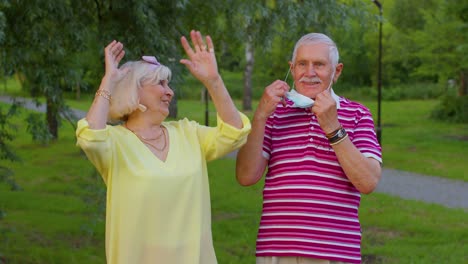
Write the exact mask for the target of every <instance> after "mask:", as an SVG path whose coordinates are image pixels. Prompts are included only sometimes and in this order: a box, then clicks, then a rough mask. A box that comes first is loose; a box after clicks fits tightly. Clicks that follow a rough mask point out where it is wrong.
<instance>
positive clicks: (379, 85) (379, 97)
mask: <svg viewBox="0 0 468 264" xmlns="http://www.w3.org/2000/svg"><path fill="white" fill-rule="evenodd" d="M372 2H373V3H374V4H375V5H376V6H377V7H378V8H379V13H380V14H379V15H380V16H379V63H378V64H379V72H378V75H377V140H378V141H379V144H380V145H382V126H381V122H380V116H381V101H382V20H383V11H382V4H381V3H380V2H379V1H378V0H372Z"/></svg>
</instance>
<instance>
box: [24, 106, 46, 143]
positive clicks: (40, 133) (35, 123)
mask: <svg viewBox="0 0 468 264" xmlns="http://www.w3.org/2000/svg"><path fill="white" fill-rule="evenodd" d="M25 121H26V123H27V127H26V131H28V132H29V133H30V134H31V136H32V139H33V141H35V142H39V143H41V144H44V145H47V144H49V142H50V140H51V139H52V135H51V134H50V132H49V129H48V127H47V122H46V120H45V118H44V114H42V113H30V114H29V115H28V117H27V118H26V119H25Z"/></svg>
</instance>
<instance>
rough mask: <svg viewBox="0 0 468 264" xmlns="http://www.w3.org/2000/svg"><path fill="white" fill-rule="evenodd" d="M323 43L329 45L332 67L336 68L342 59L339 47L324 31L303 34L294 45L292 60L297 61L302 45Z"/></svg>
mask: <svg viewBox="0 0 468 264" xmlns="http://www.w3.org/2000/svg"><path fill="white" fill-rule="evenodd" d="M319 43H323V44H326V45H328V47H329V58H330V61H331V63H332V67H333V68H335V67H336V65H338V61H339V59H340V55H339V53H338V48H337V46H336V44H335V42H334V41H333V40H332V39H331V38H330V37H328V36H327V35H325V34H322V33H309V34H306V35H304V36H302V37H301V38H300V39H299V40H298V41H297V42H296V46H294V51H293V56H292V62H293V63H295V61H296V55H297V50H298V49H299V47H300V46H302V45H311V44H319Z"/></svg>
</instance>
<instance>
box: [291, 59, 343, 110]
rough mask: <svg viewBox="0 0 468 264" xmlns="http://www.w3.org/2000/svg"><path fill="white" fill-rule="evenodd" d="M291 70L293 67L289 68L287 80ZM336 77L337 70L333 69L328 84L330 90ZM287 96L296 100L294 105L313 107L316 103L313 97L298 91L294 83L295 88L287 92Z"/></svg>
mask: <svg viewBox="0 0 468 264" xmlns="http://www.w3.org/2000/svg"><path fill="white" fill-rule="evenodd" d="M290 71H291V68H289V70H288V73H287V74H286V78H284V81H285V82H286V80H287V79H288V76H289V72H290ZM334 77H335V71H333V74H332V76H331V80H330V84H329V85H328V88H327V90H330V88H331V85H332V83H333V78H334ZM286 97H287V98H288V99H289V100H291V101H293V102H294V104H293V107H298V108H309V107H312V106H313V105H314V102H315V101H314V100H313V99H311V98H309V97H307V96H304V95H302V94H300V93H298V92H297V91H296V90H294V83H293V88H292V89H291V91H289V92H287V93H286Z"/></svg>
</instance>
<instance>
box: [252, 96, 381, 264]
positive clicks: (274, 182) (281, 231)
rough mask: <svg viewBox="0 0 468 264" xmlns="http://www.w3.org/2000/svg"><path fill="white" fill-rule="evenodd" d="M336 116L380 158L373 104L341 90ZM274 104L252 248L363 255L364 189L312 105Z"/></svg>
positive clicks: (357, 258) (350, 257) (335, 257)
mask: <svg viewBox="0 0 468 264" xmlns="http://www.w3.org/2000/svg"><path fill="white" fill-rule="evenodd" d="M333 96H334V98H335V100H337V108H338V119H339V122H340V123H341V125H342V126H343V128H344V129H346V132H347V133H348V135H349V138H350V139H351V141H352V142H353V143H354V145H355V146H356V148H357V149H359V150H360V151H361V153H362V154H363V155H364V156H366V157H371V158H374V159H376V160H378V161H379V162H382V154H381V147H380V145H379V143H378V141H377V137H376V134H375V131H374V121H373V119H372V115H371V113H370V111H369V110H368V109H367V108H366V107H365V106H363V105H362V104H359V103H356V102H352V101H350V100H348V99H346V98H343V97H341V98H340V97H338V96H336V95H335V94H334V93H333ZM291 105H292V103H291V102H290V101H288V105H286V106H283V105H282V104H279V105H278V107H277V109H276V111H275V112H274V113H273V114H272V115H271V116H270V118H269V119H268V121H267V124H266V127H265V137H264V142H263V155H264V156H265V157H266V158H267V159H268V160H269V161H268V172H267V174H266V178H265V186H264V190H263V211H262V217H261V220H260V227H259V231H258V237H257V252H256V255H257V256H302V257H310V258H319V259H328V260H332V261H342V262H348V263H360V262H361V250H360V245H361V227H360V224H359V218H358V208H359V203H360V200H361V194H360V193H359V191H358V190H357V189H356V188H355V187H354V186H353V185H352V184H351V182H350V181H349V180H348V179H347V177H346V175H345V173H344V171H343V170H342V169H341V166H340V164H339V162H338V160H337V157H336V155H335V152H334V150H333V148H332V147H331V146H330V144H329V143H328V139H327V138H326V136H325V133H324V132H323V130H322V129H321V128H320V126H319V124H318V122H317V118H316V116H315V115H314V114H313V113H312V112H311V111H310V109H302V108H293V107H291Z"/></svg>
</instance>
